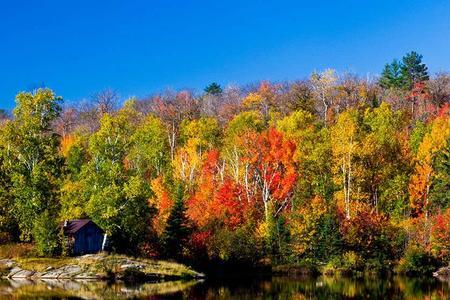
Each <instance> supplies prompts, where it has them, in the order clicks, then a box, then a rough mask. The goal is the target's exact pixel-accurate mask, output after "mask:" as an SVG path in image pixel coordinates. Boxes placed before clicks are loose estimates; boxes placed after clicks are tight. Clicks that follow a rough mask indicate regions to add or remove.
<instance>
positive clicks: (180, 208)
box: [163, 184, 190, 257]
mask: <svg viewBox="0 0 450 300" xmlns="http://www.w3.org/2000/svg"><path fill="white" fill-rule="evenodd" d="M189 232H190V228H189V224H188V218H187V216H186V207H185V205H184V189H183V186H182V185H181V184H179V185H178V187H177V194H176V198H175V203H174V205H173V207H172V210H171V212H170V215H169V218H168V219H167V225H166V229H165V231H164V234H163V244H164V249H165V253H166V255H167V256H168V257H181V255H182V253H183V247H184V246H185V244H186V241H187V238H188V235H189Z"/></svg>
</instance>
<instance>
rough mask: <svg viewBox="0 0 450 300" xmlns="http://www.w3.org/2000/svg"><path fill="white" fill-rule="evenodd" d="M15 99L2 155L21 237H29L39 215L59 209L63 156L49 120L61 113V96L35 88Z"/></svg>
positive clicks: (54, 215)
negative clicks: (33, 90)
mask: <svg viewBox="0 0 450 300" xmlns="http://www.w3.org/2000/svg"><path fill="white" fill-rule="evenodd" d="M16 102H17V106H16V108H15V109H14V120H13V121H11V122H8V123H7V124H6V125H5V128H4V137H3V138H4V145H6V147H7V149H8V151H7V152H6V155H5V157H4V159H5V163H6V166H7V169H8V170H7V172H8V174H9V176H10V178H11V189H10V192H11V196H12V197H13V198H14V213H15V215H16V218H17V220H18V223H19V226H20V230H21V235H22V239H23V240H30V239H31V237H32V233H33V230H34V229H35V225H36V224H35V223H36V220H37V218H38V216H40V215H41V214H42V213H44V212H47V213H48V214H49V216H51V217H53V218H54V217H56V215H57V214H58V212H59V199H58V193H59V184H60V175H61V169H62V165H63V159H62V157H61V156H60V155H59V137H58V136H57V134H56V133H55V132H54V131H53V129H52V123H53V122H54V121H55V120H56V118H57V117H58V116H59V114H60V111H61V106H60V103H61V98H59V97H56V96H55V94H54V93H53V92H52V91H51V90H49V89H38V90H37V91H35V92H33V93H28V92H27V93H20V94H18V95H17V97H16ZM36 226H37V225H36Z"/></svg>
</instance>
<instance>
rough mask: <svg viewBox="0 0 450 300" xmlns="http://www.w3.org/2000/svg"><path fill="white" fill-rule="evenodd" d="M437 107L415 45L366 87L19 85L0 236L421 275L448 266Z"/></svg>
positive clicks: (45, 250) (448, 174) (447, 211)
mask: <svg viewBox="0 0 450 300" xmlns="http://www.w3.org/2000/svg"><path fill="white" fill-rule="evenodd" d="M449 103H450V75H449V74H447V73H439V74H435V75H433V76H430V75H429V74H428V70H427V67H426V65H425V64H424V63H423V62H422V56H421V55H419V54H417V53H416V52H411V53H408V54H406V55H405V56H404V57H403V59H402V60H401V61H398V60H394V61H393V62H392V63H391V64H387V65H386V66H385V68H384V69H383V71H382V73H381V75H380V77H379V78H377V79H371V80H369V79H362V78H360V77H358V76H356V75H353V74H338V73H337V72H336V71H334V70H331V69H328V70H325V71H323V72H315V73H313V74H312V75H311V76H310V77H309V78H306V79H304V80H299V81H295V82H289V83H270V82H260V83H258V84H251V85H247V86H243V87H233V86H230V87H227V88H224V89H223V88H222V87H221V86H220V85H219V84H217V83H212V84H210V85H209V86H207V87H206V88H205V90H204V92H203V93H200V94H195V93H193V92H191V91H188V90H183V91H178V92H174V91H167V92H165V93H161V94H156V95H152V96H150V97H147V98H143V99H136V98H132V99H128V100H126V101H125V102H124V103H123V104H122V105H119V102H118V96H117V94H116V93H115V92H114V91H112V90H106V91H103V92H100V93H98V94H96V95H94V96H93V99H92V101H90V102H88V103H82V104H79V105H76V106H69V105H66V104H64V103H63V101H62V98H61V97H58V96H56V95H55V93H54V92H53V91H52V90H50V89H46V88H44V89H38V90H35V91H32V92H22V93H19V94H18V95H17V97H16V107H15V108H14V111H13V114H12V116H9V115H8V114H7V113H1V114H0V115H1V117H0V118H1V120H2V121H0V122H1V125H0V242H2V243H7V242H17V241H25V242H34V243H35V244H36V248H37V250H38V251H39V253H40V254H41V255H59V254H61V253H65V248H64V245H62V244H61V237H60V235H61V234H60V232H59V229H58V224H59V222H61V221H63V220H66V219H77V218H91V219H92V220H93V221H94V222H95V223H97V224H98V225H99V226H100V227H101V228H102V229H103V230H104V231H105V232H106V233H107V234H108V236H109V237H110V247H111V250H112V251H115V252H120V253H128V254H133V255H141V256H147V257H165V258H174V259H190V260H192V261H224V262H230V263H245V264H250V265H254V264H258V263H260V262H261V261H267V260H269V261H271V262H272V263H273V264H283V263H302V262H308V263H312V264H328V265H330V266H332V267H336V268H337V267H342V266H344V265H345V264H348V263H349V262H351V263H352V266H351V267H355V268H372V269H373V268H383V267H385V266H387V265H393V264H395V265H397V266H399V268H403V269H404V270H405V271H409V272H421V271H424V270H428V269H427V268H431V267H434V266H436V265H439V264H446V263H448V262H450V208H449V206H450V191H449V187H450V157H449V155H450V154H449V153H450V112H449Z"/></svg>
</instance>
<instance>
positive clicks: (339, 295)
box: [0, 276, 450, 300]
mask: <svg viewBox="0 0 450 300" xmlns="http://www.w3.org/2000/svg"><path fill="white" fill-rule="evenodd" d="M30 296H33V297H35V298H36V297H41V298H45V297H52V298H67V297H80V298H83V299H122V298H144V299H148V298H149V297H150V298H151V299H159V298H160V297H161V298H164V299H166V298H174V299H180V298H184V299H411V300H415V299H450V283H449V282H440V281H438V280H435V279H434V278H428V279H418V278H406V277H389V278H388V279H383V278H380V277H376V276H373V277H370V276H368V277H362V278H352V277H342V276H320V277H317V278H311V277H302V278H299V277H297V278H287V277H273V278H272V279H254V278H247V279H245V278H244V279H243V278H239V279H235V280H227V281H218V282H209V281H205V282H201V283H199V282H196V281H188V282H186V281H172V282H160V283H146V284H139V285H126V284H124V283H115V284H108V283H107V282H103V281H68V280H49V281H37V282H36V281H29V280H23V281H0V298H2V299H3V298H8V297H10V298H14V299H15V298H28V297H30Z"/></svg>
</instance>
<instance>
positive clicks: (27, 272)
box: [9, 268, 35, 279]
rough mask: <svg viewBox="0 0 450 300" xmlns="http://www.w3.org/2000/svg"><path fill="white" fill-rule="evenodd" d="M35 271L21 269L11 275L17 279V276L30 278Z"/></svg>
mask: <svg viewBox="0 0 450 300" xmlns="http://www.w3.org/2000/svg"><path fill="white" fill-rule="evenodd" d="M15 269H16V268H14V269H13V270H15ZM34 273H35V272H34V271H30V270H19V271H17V272H14V274H12V275H11V274H10V276H9V277H11V278H13V279H16V278H30V277H32V276H33V275H34Z"/></svg>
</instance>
